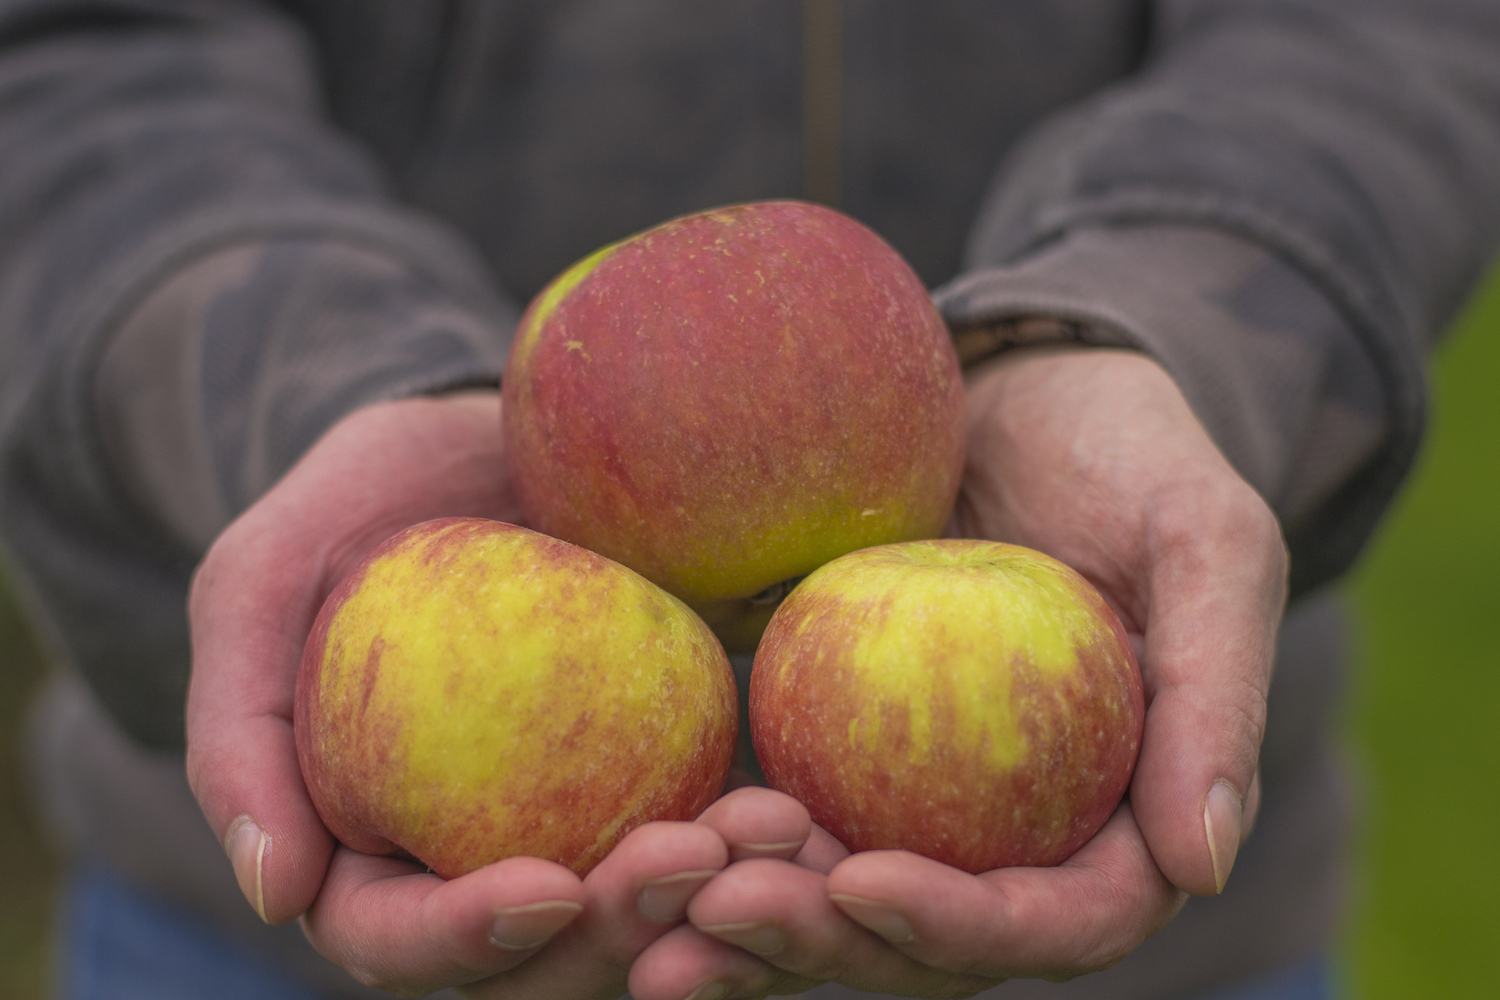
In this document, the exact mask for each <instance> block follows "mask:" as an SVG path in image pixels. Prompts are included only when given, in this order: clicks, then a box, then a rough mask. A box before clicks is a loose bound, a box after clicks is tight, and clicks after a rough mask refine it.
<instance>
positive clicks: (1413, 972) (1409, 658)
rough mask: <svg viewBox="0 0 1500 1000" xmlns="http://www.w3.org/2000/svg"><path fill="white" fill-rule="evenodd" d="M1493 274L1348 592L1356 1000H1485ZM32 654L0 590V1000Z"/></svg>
mask: <svg viewBox="0 0 1500 1000" xmlns="http://www.w3.org/2000/svg"><path fill="white" fill-rule="evenodd" d="M1497 383H1500V270H1497V271H1496V272H1495V274H1494V275H1493V276H1492V279H1491V280H1490V281H1489V282H1488V284H1487V285H1486V286H1485V289H1484V290H1483V291H1482V292H1481V293H1480V295H1479V296H1477V297H1476V298H1475V299H1474V301H1473V302H1472V303H1471V304H1470V307H1469V309H1468V310H1467V311H1466V312H1465V314H1464V316H1463V317H1462V319H1461V320H1460V321H1459V323H1458V324H1457V326H1456V328H1455V330H1454V331H1453V334H1452V336H1451V337H1450V338H1449V340H1448V341H1447V343H1446V346H1445V347H1444V348H1443V350H1442V352H1441V353H1440V355H1439V356H1438V358H1437V360H1436V363H1435V365H1434V370H1433V385H1434V393H1433V395H1434V400H1435V402H1434V408H1433V415H1432V423H1431V430H1430V434H1429V437H1428V441H1427V445H1426V448H1425V451H1424V453H1423V456H1422V460H1421V464H1420V466H1419V468H1418V470H1417V474H1416V476H1415V477H1414V478H1413V480H1412V481H1411V482H1410V483H1409V485H1408V488H1407V489H1406V491H1405V493H1404V494H1403V495H1402V497H1401V499H1400V501H1399V502H1398V504H1397V505H1396V508H1395V509H1394V511H1393V512H1392V515H1391V517H1390V519H1389V520H1388V521H1387V523H1386V525H1385V527H1384V529H1383V530H1382V532H1381V534H1380V536H1379V538H1378V539H1377V540H1376V542H1375V544H1374V546H1373V547H1372V548H1371V550H1370V551H1369V552H1368V554H1367V555H1366V557H1365V559H1364V560H1363V562H1362V563H1361V565H1360V566H1359V568H1358V570H1357V571H1356V573H1355V574H1354V576H1353V578H1352V579H1351V580H1350V582H1349V586H1348V590H1349V594H1350V596H1351V597H1352V599H1353V603H1354V605H1355V608H1356V610H1357V612H1358V615H1359V619H1360V623H1361V630H1360V635H1361V648H1360V650H1359V655H1358V659H1359V661H1360V664H1361V669H1360V670H1358V671H1357V672H1356V677H1357V681H1356V683H1355V687H1354V691H1353V692H1352V697H1351V700H1350V706H1349V713H1348V719H1347V730H1348V737H1349V743H1350V746H1351V749H1352V751H1353V754H1354V756H1355V757H1356V759H1357V760H1359V761H1360V762H1361V765H1362V767H1363V775H1364V786H1363V788H1362V790H1361V791H1362V796H1363V800H1364V805H1365V810H1366V813H1365V819H1366V821H1365V823H1364V824H1363V826H1362V828H1361V831H1360V836H1359V850H1358V867H1357V873H1356V885H1355V905H1354V909H1353V911H1352V913H1351V916H1350V920H1349V923H1348V926H1347V929H1346V932H1345V935H1344V939H1343V943H1342V947H1341V953H1340V958H1341V960H1342V964H1343V975H1344V979H1345V983H1346V986H1347V989H1348V993H1349V996H1350V997H1351V998H1359V1000H1384V998H1391V1000H1395V998H1400V1000H1407V998H1410V997H1444V998H1448V1000H1466V998H1471V997H1472V998H1476V1000H1478V998H1490V997H1494V996H1496V995H1497V992H1500V988H1497V986H1496V983H1495V979H1494V974H1493V973H1492V971H1491V965H1492V959H1491V958H1490V957H1487V956H1492V955H1493V952H1492V951H1491V949H1492V948H1495V947H1496V944H1497V942H1500V850H1497V849H1496V843H1497V841H1496V831H1497V830H1500V719H1497V716H1500V607H1497V604H1500V586H1497V583H1496V574H1497V568H1500V406H1497V405H1496V404H1495V402H1494V400H1495V398H1496V391H1495V386H1496V385H1497ZM41 671H42V660H41V656H40V654H39V653H38V651H37V650H36V648H35V646H34V644H33V643H32V642H31V640H30V638H29V636H28V635H27V633H26V630H25V627H24V626H23V624H22V622H21V619H20V618H19V616H18V614H17V612H16V609H15V606H14V602H13V601H12V600H11V597H10V594H9V593H8V592H7V591H5V590H4V589H3V586H0V1000H22V998H26V1000H36V998H41V997H44V996H45V995H46V987H45V983H46V971H47V962H48V960H49V956H48V953H47V940H48V927H49V922H50V921H51V919H52V906H51V902H50V896H51V891H52V887H53V885H54V884H55V880H56V877H57V864H56V859H55V858H54V857H53V856H52V855H51V854H50V853H49V851H48V849H47V847H46V845H45V843H44V841H43V837H42V835H41V833H40V831H38V829H37V828H36V826H35V824H34V822H33V821H32V820H31V819H30V817H29V816H28V814H27V812H26V809H25V807H24V796H23V794H22V792H23V789H22V785H21V776H20V774H21V773H20V767H19V761H18V755H17V743H18V739H19V735H20V721H21V718H22V714H23V710H24V705H25V702H26V700H27V696H28V694H29V692H30V691H32V690H33V689H34V688H35V686H36V685H37V683H38V682H39V680H40V677H41Z"/></svg>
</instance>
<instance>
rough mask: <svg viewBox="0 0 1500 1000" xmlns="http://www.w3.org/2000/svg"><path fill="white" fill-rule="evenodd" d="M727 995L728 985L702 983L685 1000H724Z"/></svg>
mask: <svg viewBox="0 0 1500 1000" xmlns="http://www.w3.org/2000/svg"><path fill="white" fill-rule="evenodd" d="M728 995H729V984H728V983H704V984H703V985H702V986H700V987H698V988H697V989H696V990H694V991H693V992H692V993H691V994H689V995H688V998H687V1000H724V998H725V997H727V996H728Z"/></svg>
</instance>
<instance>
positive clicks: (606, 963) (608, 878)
mask: <svg viewBox="0 0 1500 1000" xmlns="http://www.w3.org/2000/svg"><path fill="white" fill-rule="evenodd" d="M728 861H729V852H728V849H727V848H726V847H725V846H724V841H723V839H722V838H721V837H720V836H719V835H718V834H717V833H715V832H714V831H713V830H712V829H710V828H709V827H707V826H703V825H700V824H697V823H665V822H662V823H647V824H646V825H644V826H642V827H639V828H637V829H635V830H633V831H631V833H630V834H629V836H627V837H626V838H625V839H624V840H622V841H621V842H620V843H619V845H618V846H616V847H615V849H614V850H613V851H611V852H610V853H609V855H608V856H607V857H606V858H605V859H604V860H603V861H601V862H600V863H599V865H598V867H596V868H595V869H594V870H593V871H591V872H589V874H588V876H587V878H585V879H584V882H583V887H584V893H585V899H584V912H583V914H582V915H581V916H580V917H579V919H578V920H577V921H575V922H574V923H573V924H572V925H571V926H570V927H568V929H567V930H566V931H565V932H564V933H562V934H560V935H558V937H557V938H556V939H555V940H554V941H553V942H552V943H551V944H550V945H548V946H547V947H546V948H544V949H542V950H541V951H540V952H539V953H538V954H536V955H535V956H534V957H533V958H532V959H531V960H530V961H528V962H525V963H523V964H522V965H520V966H518V967H516V968H514V969H512V970H510V971H508V972H505V973H503V974H502V975H499V976H496V977H494V978H492V979H490V980H487V981H485V982H483V983H480V984H477V985H475V986H473V987H470V989H469V991H468V992H470V993H471V994H473V995H475V996H479V997H489V996H497V997H498V996H505V997H506V998H508V1000H514V998H518V997H521V998H524V997H532V996H535V997H545V998H551V997H557V996H576V997H594V996H597V997H600V998H601V1000H613V998H614V997H617V996H619V995H620V994H622V993H623V992H624V991H625V984H626V977H627V975H628V974H629V971H630V966H631V963H632V962H634V961H635V960H636V957H637V956H638V955H640V954H641V952H642V951H643V950H644V949H645V948H646V947H647V946H648V945H650V944H651V943H652V942H653V941H655V940H656V939H657V938H659V937H661V936H662V935H663V934H665V933H666V932H667V931H668V930H670V929H671V928H672V927H673V926H674V925H676V924H678V923H680V922H681V920H682V918H683V915H684V913H685V911H686V909H687V906H688V902H689V900H690V899H691V898H692V897H693V894H694V893H696V892H698V891H699V890H700V889H701V888H702V887H703V885H704V884H705V883H707V882H708V881H709V880H710V879H711V878H713V876H714V875H715V874H717V873H718V872H719V871H720V870H721V869H723V867H724V866H725V865H726V864H728Z"/></svg>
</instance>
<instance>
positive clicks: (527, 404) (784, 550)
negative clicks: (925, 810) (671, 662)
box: [503, 202, 964, 651]
mask: <svg viewBox="0 0 1500 1000" xmlns="http://www.w3.org/2000/svg"><path fill="white" fill-rule="evenodd" d="M503 393H504V410H503V412H504V436H505V446H506V449H507V452H508V461H509V462H510V464H511V469H512V474H513V478H514V480H515V482H516V488H517V491H518V493H519V496H520V500H521V504H522V508H523V510H524V511H525V515H526V523H527V524H529V525H531V526H532V527H534V528H536V529H537V530H539V531H544V532H546V533H548V534H550V535H555V536H556V537H558V538H563V539H566V540H568V541H571V542H574V543H576V544H578V545H582V546H584V547H586V548H589V549H592V550H593V551H595V552H599V553H601V554H603V555H606V556H608V557H610V558H611V559H615V560H618V561H619V562H622V563H624V564H625V565H627V566H630V567H631V568H632V569H635V570H636V571H637V572H639V573H641V574H642V575H643V576H645V577H647V578H648V579H650V580H652V581H653V582H655V583H657V584H659V585H661V586H662V587H665V588H666V589H667V590H669V591H671V592H672V593H673V594H675V595H677V596H678V597H680V598H682V599H683V600H684V601H686V602H687V603H688V604H689V605H690V606H692V607H693V608H694V609H695V610H697V611H698V612H699V613H700V614H701V615H703V617H704V618H705V619H706V620H708V622H709V623H710V625H712V626H713V627H714V628H715V631H716V632H718V634H719V636H720V638H721V639H723V640H724V641H725V643H726V645H728V646H730V648H731V649H732V650H734V649H743V650H745V651H749V650H752V649H754V647H755V641H756V639H757V638H758V637H759V634H760V631H761V629H762V628H763V627H764V625H765V621H766V620H767V619H768V618H769V617H770V613H771V611H772V610H773V609H774V604H775V598H776V597H778V596H779V592H778V591H777V589H776V588H777V587H778V586H779V585H782V584H783V583H784V582H785V581H788V580H794V579H796V578H798V577H801V576H803V575H805V574H807V573H809V572H811V571H812V570H813V569H815V568H816V567H818V566H820V565H822V564H823V563H825V562H827V561H828V560H829V559H832V558H834V557H835V556H839V555H842V554H843V553H845V552H849V551H852V550H854V549H859V548H864V547H866V546H870V545H877V544H881V543H884V542H894V541H901V540H905V539H913V538H930V537H933V536H935V535H937V534H939V533H941V530H942V527H943V525H944V523H945V521H946V519H947V517H948V513H949V510H950V508H951V506H952V504H953V499H954V497H955V495H956V493H957V489H958V480H959V474H960V472H961V471H962V466H963V430H964V428H963V389H962V382H961V378H960V375H959V369H958V363H957V360H956V358H955V356H954V352H953V348H952V345H951V343H950V340H949V336H948V331H947V329H946V327H945V326H944V324H943V321H942V319H941V318H940V317H939V316H938V314H937V312H936V311H935V309H934V308H933V306H932V303H931V301H930V299H929V297H928V294H927V291H926V289H925V288H923V286H922V283H921V281H920V279H918V278H917V276H916V274H915V273H913V272H912V270H911V268H910V267H908V266H907V264H906V263H905V261H903V260H902V259H901V257H900V255H898V254H897V253H896V251H895V250H893V249H892V248H891V247H890V246H889V245H888V244H886V243H885V241H883V240H882V239H880V237H878V236H877V235H875V234H874V233H873V232H871V231H870V230H869V229H867V228H865V227H864V226H862V225H860V224H859V223H858V222H855V221H854V220H853V219H850V218H849V217H848V216H845V215H842V214H840V213H838V212H835V211H832V210H830V209H826V208H822V207H820V206H816V205H810V204H805V203H801V202H762V203H755V204H747V205H737V206H731V207H727V208H720V209H715V210H713V211H708V212H703V213H699V214H697V215H690V216H685V217H683V218H679V219H675V220H672V221H669V222H666V223H663V224H662V225H660V226H657V227H656V228H654V229H649V230H647V231H645V232H643V233H640V234H638V235H636V236H632V237H630V238H629V239H625V240H622V241H620V242H618V243H615V244H612V245H610V246H607V247H605V248H604V249H602V250H599V251H598V252H596V253H594V254H592V255H591V256H589V257H586V258H584V259H583V260H581V261H579V262H578V263H577V264H575V265H573V267H571V268H570V269H568V270H567V271H565V272H564V273H563V274H561V275H560V276H558V277H557V278H556V279H554V280H553V281H552V283H551V284H550V285H548V286H547V287H546V288H545V289H544V290H543V291H542V293H541V294H540V295H538V296H537V298H536V299H535V300H534V301H533V302H532V303H531V305H530V307H529V308H528V309H527V311H526V314H525V316H523V317H522V320H521V324H520V328H519V330H518V332H517V335H516V339H515V342H514V345H513V347H512V350H511V354H510V359H509V362H508V363H507V366H506V369H505V378H504V385H503ZM757 594H764V595H765V596H764V597H763V599H761V600H759V601H753V600H751V599H752V598H754V597H755V596H756V595H757Z"/></svg>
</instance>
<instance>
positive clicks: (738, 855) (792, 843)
mask: <svg viewBox="0 0 1500 1000" xmlns="http://www.w3.org/2000/svg"><path fill="white" fill-rule="evenodd" d="M804 843H806V840H788V841H784V842H783V843H779V844H730V845H729V853H730V856H731V857H732V858H733V859H734V860H735V861H744V860H745V859H746V858H784V857H787V856H788V855H792V854H796V853H797V852H798V851H800V850H802V845H803V844H804Z"/></svg>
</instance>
